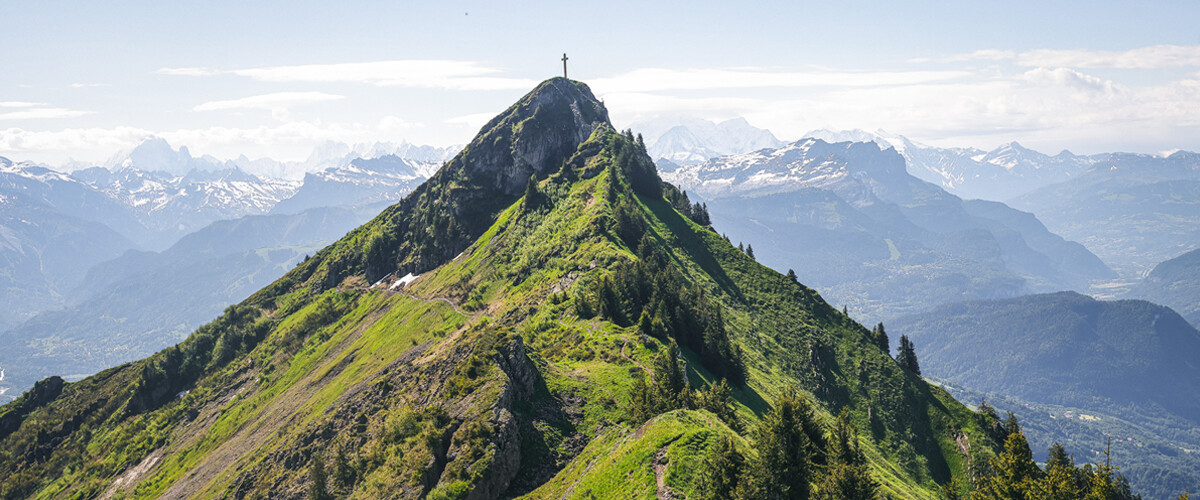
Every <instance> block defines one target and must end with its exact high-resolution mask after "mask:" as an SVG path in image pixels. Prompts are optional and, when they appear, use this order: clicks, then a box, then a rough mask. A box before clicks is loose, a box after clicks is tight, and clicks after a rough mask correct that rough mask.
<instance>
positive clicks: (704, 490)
mask: <svg viewBox="0 0 1200 500" xmlns="http://www.w3.org/2000/svg"><path fill="white" fill-rule="evenodd" d="M744 464H745V461H744V459H743V458H742V455H741V453H738V451H737V448H736V447H735V446H734V445H733V440H731V439H729V437H728V436H721V437H719V438H718V439H717V440H716V442H715V443H713V444H712V445H711V447H710V449H709V451H708V454H707V455H705V457H704V462H703V464H701V472H700V480H699V483H698V484H697V485H696V498H698V499H700V500H725V499H728V498H734V494H735V492H736V491H737V484H738V478H739V476H740V475H741V473H742V469H743V467H744Z"/></svg>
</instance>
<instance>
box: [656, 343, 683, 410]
mask: <svg viewBox="0 0 1200 500" xmlns="http://www.w3.org/2000/svg"><path fill="white" fill-rule="evenodd" d="M691 394H692V386H691V384H689V383H688V381H687V374H686V373H684V371H683V365H681V364H680V363H679V345H678V344H676V343H675V342H674V341H671V342H670V343H668V344H667V349H666V351H664V352H663V353H662V354H660V355H659V356H658V358H657V359H655V360H654V397H655V399H656V400H657V401H656V402H657V406H658V411H657V413H662V412H667V411H671V410H675V409H680V408H690V407H691Z"/></svg>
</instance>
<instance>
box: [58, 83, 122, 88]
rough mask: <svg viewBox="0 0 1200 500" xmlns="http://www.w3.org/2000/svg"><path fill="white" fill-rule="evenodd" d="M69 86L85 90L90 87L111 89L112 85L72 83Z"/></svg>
mask: <svg viewBox="0 0 1200 500" xmlns="http://www.w3.org/2000/svg"><path fill="white" fill-rule="evenodd" d="M67 86H68V87H70V88H73V89H85V88H89V87H111V86H112V85H110V84H107V83H72V84H70V85H67Z"/></svg>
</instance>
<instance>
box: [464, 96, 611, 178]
mask: <svg viewBox="0 0 1200 500" xmlns="http://www.w3.org/2000/svg"><path fill="white" fill-rule="evenodd" d="M607 122H608V110H606V109H605V108H604V105H603V104H601V103H600V102H599V101H597V100H596V97H595V96H594V95H592V91H591V90H590V89H588V87H587V85H584V84H582V83H578V82H572V81H570V80H567V79H566V78H554V79H551V80H547V81H545V82H543V83H542V84H541V85H539V86H538V87H537V88H536V89H534V90H533V91H532V92H530V93H529V94H526V95H525V97H524V98H522V99H521V100H520V101H519V102H518V103H517V104H515V105H513V106H512V107H510V108H509V109H508V110H507V111H506V112H505V113H503V114H501V115H499V116H497V117H496V118H493V119H492V121H490V122H488V124H487V125H484V127H483V129H482V130H481V131H480V135H479V136H477V137H476V138H475V140H473V141H471V144H469V145H468V146H467V148H466V149H465V150H464V151H463V153H462V156H461V160H462V162H461V168H463V169H464V171H465V172H466V173H467V174H468V175H469V176H470V177H472V178H473V179H475V180H476V181H477V182H480V183H481V184H484V185H487V186H489V187H493V188H495V189H498V190H499V191H501V192H503V193H504V194H506V195H509V196H517V195H520V194H521V190H522V189H523V188H524V187H525V183H526V182H527V181H528V180H529V176H530V175H533V174H536V175H538V176H539V177H541V176H545V175H547V174H549V173H551V172H554V171H556V170H557V169H558V168H559V167H560V166H561V165H562V163H563V161H565V160H566V159H567V157H569V156H570V155H571V154H572V153H574V152H575V150H576V149H577V148H578V147H579V144H580V143H582V142H583V141H585V140H587V138H588V136H590V135H591V134H592V132H593V131H594V130H596V127H599V126H600V125H602V124H604V123H607ZM452 166H458V165H457V164H452Z"/></svg>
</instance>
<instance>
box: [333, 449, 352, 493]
mask: <svg viewBox="0 0 1200 500" xmlns="http://www.w3.org/2000/svg"><path fill="white" fill-rule="evenodd" d="M355 475H356V474H355V472H354V468H353V467H351V466H350V462H349V460H347V459H346V449H345V448H338V452H337V455H336V456H334V458H333V482H334V484H336V485H338V486H349V485H351V484H354V479H355Z"/></svg>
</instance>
